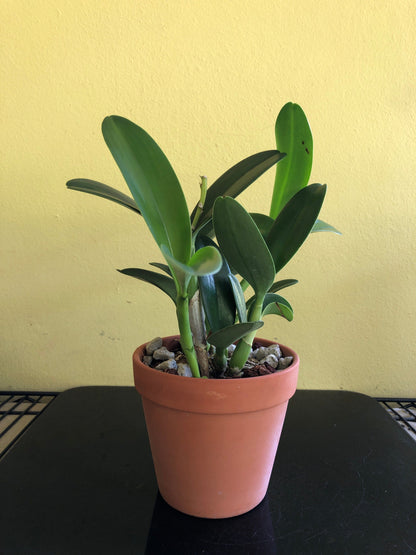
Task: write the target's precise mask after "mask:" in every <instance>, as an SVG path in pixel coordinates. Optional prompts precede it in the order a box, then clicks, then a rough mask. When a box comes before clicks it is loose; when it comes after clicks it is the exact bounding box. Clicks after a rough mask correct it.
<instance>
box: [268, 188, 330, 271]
mask: <svg viewBox="0 0 416 555" xmlns="http://www.w3.org/2000/svg"><path fill="white" fill-rule="evenodd" d="M325 192H326V185H319V184H316V183H315V184H313V185H308V187H304V188H303V189H301V190H300V191H298V192H297V193H296V195H295V196H294V197H292V198H291V199H290V201H289V202H288V203H287V204H286V206H285V207H284V208H283V210H282V211H281V212H280V214H279V216H278V217H277V218H276V220H275V222H274V224H273V227H272V229H271V230H270V233H269V235H268V236H267V239H266V241H267V244H268V246H269V249H270V252H271V254H272V257H273V260H274V264H275V267H276V273H277V272H279V271H280V270H281V269H282V268H283V266H285V264H286V263H287V262H288V261H289V260H290V259H291V258H292V256H293V255H294V254H295V253H296V251H297V250H298V249H299V247H300V246H301V245H302V243H303V242H304V241H305V239H306V238H307V236H308V235H309V233H310V231H311V229H312V227H313V226H314V223H315V221H316V220H317V217H318V214H319V211H320V209H321V206H322V203H323V201H324V198H325Z"/></svg>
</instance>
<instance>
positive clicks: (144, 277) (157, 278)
mask: <svg viewBox="0 0 416 555" xmlns="http://www.w3.org/2000/svg"><path fill="white" fill-rule="evenodd" d="M118 271H119V272H120V273H122V274H125V275H126V276H131V277H134V278H136V279H140V280H141V281H146V282H147V283H151V284H152V285H156V287H158V288H159V289H161V290H162V291H163V292H165V293H166V294H167V295H169V297H170V298H171V299H172V301H173V302H174V303H175V304H176V287H175V282H174V281H173V279H172V278H170V277H168V276H164V275H162V274H158V273H157V272H152V271H151V270H144V269H142V268H125V269H124V270H118Z"/></svg>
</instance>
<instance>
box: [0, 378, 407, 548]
mask: <svg viewBox="0 0 416 555" xmlns="http://www.w3.org/2000/svg"><path fill="white" fill-rule="evenodd" d="M415 552H416V443H415V442H414V441H413V440H412V439H411V438H410V437H409V436H408V435H407V434H406V432H404V431H403V430H402V429H401V428H400V427H399V426H398V425H397V423H395V422H394V421H393V420H392V419H391V417H390V416H389V415H388V414H387V413H386V412H385V411H384V410H383V409H382V408H381V407H380V406H379V405H378V404H377V402H376V401H375V400H374V399H371V398H370V397H367V396H365V395H361V394H357V393H349V392H344V391H298V392H297V393H296V394H295V396H294V398H293V399H292V400H291V401H290V403H289V409H288V413H287V418H286V423H285V427H284V430H283V434H282V438H281V442H280V446H279V449H278V453H277V457H276V462H275V466H274V470H273V474H272V478H271V482H270V487H269V491H268V494H267V496H266V498H265V500H264V501H263V502H262V503H261V504H260V505H259V506H258V507H257V508H256V509H254V510H252V511H251V512H250V513H247V514H246V515H242V516H239V517H235V518H232V519H224V520H204V519H198V518H194V517H189V516H186V515H183V514H181V513H179V512H177V511H175V510H174V509H172V508H170V507H169V506H168V505H167V504H166V503H165V502H164V501H163V499H161V497H160V496H159V494H158V491H157V485H156V480H155V476H154V472H153V467H152V460H151V454H150V449H149V445H148V440H147V434H146V429H145V424H144V418H143V414H142V409H141V403H140V398H139V396H138V395H137V393H136V391H135V390H134V389H133V388H129V387H82V388H76V389H71V390H68V391H66V392H64V393H62V394H61V395H59V396H58V398H57V399H56V400H55V401H53V402H52V403H51V405H50V406H49V407H48V408H47V409H46V410H45V411H44V413H43V414H41V415H40V416H39V418H38V419H37V420H36V421H35V422H34V423H33V425H32V426H31V427H30V428H29V430H28V431H27V432H26V433H25V434H24V435H23V436H22V437H21V439H20V440H19V441H18V442H17V443H16V444H15V445H14V446H13V447H12V448H11V449H10V450H9V452H8V453H7V454H6V455H5V456H4V457H3V458H2V459H1V460H0V554H2V555H9V554H13V555H19V554H22V555H28V554H32V553H36V554H54V555H55V554H56V555H61V554H62V555H63V554H94V553H100V554H107V553H109V554H110V553H111V554H115V555H118V554H120V555H122V554H125V553H129V554H130V553H131V554H140V553H148V554H159V553H169V554H176V553H178V554H183V555H186V554H191V555H197V554H200V553H201V554H208V555H211V554H238V555H244V554H259V555H264V554H272V553H273V554H274V553H283V554H290V555H291V554H304V553H305V554H307V553H331V554H332V553H334V554H336V553H345V554H353V555H357V554H373V553H374V554H377V555H384V554H388V553H397V554H400V555H403V554H407V553H415Z"/></svg>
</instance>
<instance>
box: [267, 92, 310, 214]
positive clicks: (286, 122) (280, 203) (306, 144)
mask: <svg viewBox="0 0 416 555" xmlns="http://www.w3.org/2000/svg"><path fill="white" fill-rule="evenodd" d="M275 133H276V148H277V149H278V150H281V151H282V152H286V158H285V159H284V160H282V161H281V162H280V163H279V164H278V165H277V166H276V177H275V183H274V190H273V197H272V202H271V206H270V216H271V217H272V218H273V219H275V218H276V217H277V216H278V214H279V213H280V211H281V210H282V209H283V207H284V206H285V205H286V203H287V202H288V201H289V200H290V199H291V198H292V197H293V195H294V194H296V193H297V192H298V191H299V190H300V189H302V188H303V187H306V185H307V184H308V180H309V177H310V174H311V169H312V156H313V140H312V133H311V130H310V127H309V123H308V120H307V119H306V116H305V113H304V112H303V110H302V108H301V107H300V106H299V105H298V104H293V103H292V102H288V103H287V104H285V105H284V106H283V108H282V109H281V110H280V112H279V115H278V116H277V119H276V126H275Z"/></svg>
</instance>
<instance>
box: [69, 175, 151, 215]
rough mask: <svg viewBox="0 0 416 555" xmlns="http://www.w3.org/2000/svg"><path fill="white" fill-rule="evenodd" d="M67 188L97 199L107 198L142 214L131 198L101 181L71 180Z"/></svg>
mask: <svg viewBox="0 0 416 555" xmlns="http://www.w3.org/2000/svg"><path fill="white" fill-rule="evenodd" d="M66 186H67V187H68V189H72V190H73V191H81V192H83V193H89V194H91V195H95V196H97V197H102V198H106V199H108V200H111V201H113V202H116V203H117V204H121V205H122V206H125V207H126V208H129V209H130V210H133V211H134V212H137V213H138V214H140V210H139V209H138V208H137V204H136V203H135V202H134V200H133V199H132V198H131V197H129V196H128V195H125V194H124V193H121V192H120V191H117V189H113V187H110V186H109V185H105V184H104V183H100V182H99V181H93V180H92V179H71V180H70V181H68V182H67V184H66Z"/></svg>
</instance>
